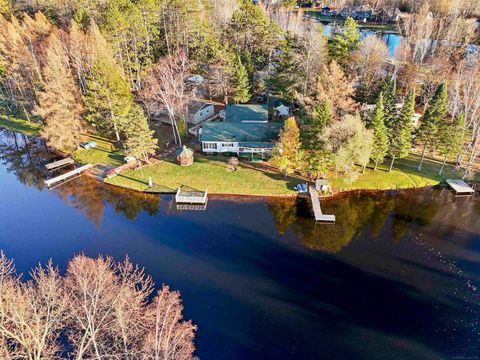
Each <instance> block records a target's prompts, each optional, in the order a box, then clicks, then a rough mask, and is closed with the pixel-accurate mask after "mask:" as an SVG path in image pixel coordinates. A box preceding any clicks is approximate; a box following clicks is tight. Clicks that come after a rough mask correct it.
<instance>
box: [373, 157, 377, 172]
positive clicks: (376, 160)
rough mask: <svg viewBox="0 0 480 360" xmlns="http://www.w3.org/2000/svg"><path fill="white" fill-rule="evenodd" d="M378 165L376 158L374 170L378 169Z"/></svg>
mask: <svg viewBox="0 0 480 360" xmlns="http://www.w3.org/2000/svg"><path fill="white" fill-rule="evenodd" d="M377 166H378V159H377V160H375V167H374V168H373V171H375V170H377Z"/></svg>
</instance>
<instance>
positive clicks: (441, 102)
mask: <svg viewBox="0 0 480 360" xmlns="http://www.w3.org/2000/svg"><path fill="white" fill-rule="evenodd" d="M447 113H448V93H447V84H446V83H445V82H442V83H441V84H440V85H439V86H438V87H437V89H436V91H435V94H434V95H433V97H432V99H431V101H430V104H429V106H428V108H427V110H426V111H425V114H424V115H423V117H422V120H421V125H420V128H419V129H418V140H419V141H420V142H423V151H422V157H421V159H420V164H419V165H418V171H422V165H423V160H424V159H425V151H426V149H427V147H429V146H430V147H432V148H434V147H435V142H436V138H437V132H438V128H439V126H441V124H442V122H443V121H444V120H445V117H446V116H447Z"/></svg>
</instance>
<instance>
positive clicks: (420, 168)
mask: <svg viewBox="0 0 480 360" xmlns="http://www.w3.org/2000/svg"><path fill="white" fill-rule="evenodd" d="M426 149H427V143H425V145H424V146H423V151H422V157H421V158H420V164H419V165H418V171H422V166H423V159H425V150H426Z"/></svg>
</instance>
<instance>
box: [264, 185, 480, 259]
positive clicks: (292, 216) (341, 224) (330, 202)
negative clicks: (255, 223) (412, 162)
mask: <svg viewBox="0 0 480 360" xmlns="http://www.w3.org/2000/svg"><path fill="white" fill-rule="evenodd" d="M447 204H448V205H449V206H446V205H447ZM322 208H323V209H324V211H325V213H329V214H335V215H336V217H337V222H336V223H335V224H333V225H330V224H318V223H315V221H314V220H313V218H312V215H311V213H310V209H309V204H308V200H307V199H300V200H297V201H279V200H269V202H268V209H269V211H270V212H271V214H272V216H273V221H274V223H275V226H276V228H277V231H278V232H279V233H280V234H285V233H287V232H289V231H291V232H292V233H294V234H295V235H296V236H297V237H298V238H299V239H300V241H301V244H302V245H303V246H305V247H307V248H309V249H314V250H321V251H324V252H328V253H338V252H340V251H341V250H342V249H343V248H344V247H345V246H347V245H348V244H349V243H350V242H351V241H352V240H353V239H355V238H356V237H358V236H360V235H362V234H363V235H368V236H369V237H370V238H373V239H376V238H380V237H382V238H383V237H384V238H389V239H391V240H392V241H393V242H399V241H401V239H402V238H403V237H404V236H405V235H406V234H407V233H408V231H409V229H410V228H412V227H413V226H415V228H424V227H426V226H428V225H430V224H432V223H433V222H436V223H440V224H443V225H449V226H456V227H457V228H459V229H463V230H464V229H465V228H468V227H469V224H471V223H473V222H474V219H475V218H476V217H477V216H478V214H479V212H480V203H479V202H478V201H474V200H473V198H455V197H454V196H453V194H452V193H451V192H450V191H449V190H447V189H444V190H435V189H422V190H419V191H411V190H410V191H390V192H377V193H366V192H356V193H349V194H344V195H340V196H336V197H334V198H330V199H324V200H322ZM440 226H441V225H440Z"/></svg>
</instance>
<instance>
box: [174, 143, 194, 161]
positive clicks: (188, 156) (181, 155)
mask: <svg viewBox="0 0 480 360" xmlns="http://www.w3.org/2000/svg"><path fill="white" fill-rule="evenodd" d="M175 155H176V156H177V161H178V164H179V165H180V166H190V165H192V164H193V150H192V149H189V148H187V147H186V146H185V145H183V147H180V148H178V149H177V150H176V151H175Z"/></svg>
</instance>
